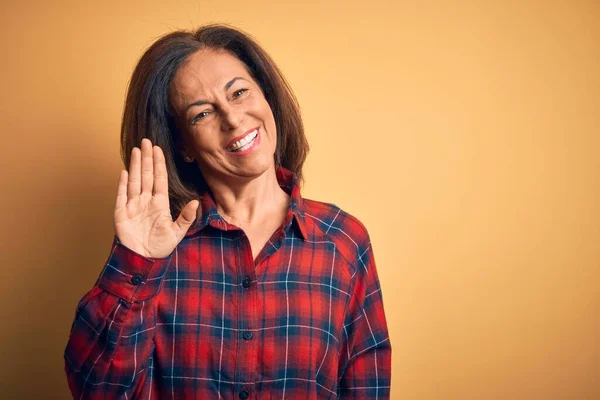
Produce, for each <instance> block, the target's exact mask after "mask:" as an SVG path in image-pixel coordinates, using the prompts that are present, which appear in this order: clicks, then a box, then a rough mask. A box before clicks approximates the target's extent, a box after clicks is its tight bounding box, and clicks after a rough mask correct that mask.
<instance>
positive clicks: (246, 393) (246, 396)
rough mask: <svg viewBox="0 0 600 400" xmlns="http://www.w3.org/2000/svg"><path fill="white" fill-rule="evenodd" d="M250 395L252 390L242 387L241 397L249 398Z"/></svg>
mask: <svg viewBox="0 0 600 400" xmlns="http://www.w3.org/2000/svg"><path fill="white" fill-rule="evenodd" d="M248 397H250V392H249V391H248V389H246V388H244V389H242V391H241V392H240V399H247V398H248Z"/></svg>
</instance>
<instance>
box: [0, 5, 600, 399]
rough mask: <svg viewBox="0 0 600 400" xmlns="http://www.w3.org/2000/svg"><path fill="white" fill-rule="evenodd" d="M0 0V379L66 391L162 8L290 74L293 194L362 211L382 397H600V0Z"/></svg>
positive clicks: (14, 391) (33, 394) (8, 385)
mask: <svg viewBox="0 0 600 400" xmlns="http://www.w3.org/2000/svg"><path fill="white" fill-rule="evenodd" d="M9 3H10V5H9ZM282 3H283V4H282ZM300 3H302V5H300ZM15 4H16V5H15ZM1 7H2V9H1V12H0V15H2V16H1V17H0V18H1V21H0V43H1V49H0V50H1V54H2V55H1V62H0V89H1V90H2V95H1V100H0V132H1V134H2V144H3V146H2V150H3V151H2V157H0V160H1V161H0V162H1V163H2V164H1V168H2V174H1V177H2V178H1V179H2V188H1V192H2V204H1V206H2V208H1V210H2V226H3V229H2V238H1V243H2V256H3V260H2V276H1V279H0V282H1V283H0V284H1V287H0V289H1V290H0V296H1V297H0V312H1V314H0V325H1V326H2V329H0V335H2V336H1V342H0V343H1V348H0V351H1V357H0V383H1V390H2V392H1V394H0V397H3V398H7V399H22V398H23V399H25V398H27V399H28V398H32V399H33V398H36V399H37V398H40V399H42V398H43V399H66V398H68V390H67V385H66V379H65V375H64V372H63V359H62V352H63V349H64V346H65V344H66V341H67V336H68V332H69V329H70V324H71V321H72V318H73V315H74V309H75V305H76V303H77V300H78V299H79V297H80V296H81V295H83V293H84V292H85V291H87V290H88V289H89V288H90V287H91V285H92V284H93V283H94V280H95V279H96V277H97V276H98V273H99V272H100V269H101V267H102V265H103V264H104V262H105V260H106V258H107V256H108V253H109V248H110V244H111V241H112V234H113V231H112V229H113V228H112V209H113V205H114V199H115V194H116V185H117V181H118V175H119V169H120V168H121V163H120V158H119V124H120V118H121V113H122V107H123V100H124V94H125V89H126V85H127V82H128V79H129V77H130V74H131V72H132V68H133V66H134V64H135V62H136V61H137V59H138V57H139V56H140V55H141V54H142V52H143V50H144V49H145V48H146V47H147V46H148V45H150V44H151V43H152V42H153V40H155V38H156V37H158V36H159V35H161V34H163V33H165V32H167V31H169V30H172V29H175V28H192V27H195V26H196V25H198V24H201V23H206V22H226V23H231V24H234V25H236V26H238V27H240V28H242V29H244V30H247V31H248V32H250V33H251V34H253V35H254V36H255V37H256V38H257V39H258V41H259V42H260V43H261V44H262V45H264V47H265V48H266V49H267V51H269V52H270V54H271V55H272V56H273V57H274V59H275V60H276V62H277V63H278V64H279V66H280V67H281V68H282V70H283V72H284V73H285V75H286V76H287V78H288V79H289V81H290V83H291V85H292V87H293V88H294V90H295V92H296V94H297V96H298V99H299V102H300V104H301V107H302V111H303V116H304V121H305V123H306V131H307V134H308V138H309V142H310V144H311V146H312V151H311V153H310V155H309V158H308V161H307V164H306V178H307V179H306V185H305V188H304V194H305V196H306V197H310V198H315V199H318V200H322V201H327V202H333V203H336V204H337V205H339V206H341V207H342V208H344V209H346V210H347V211H349V212H350V213H352V214H354V215H356V216H357V217H358V218H359V219H361V220H362V221H363V222H364V223H365V224H366V226H367V227H368V229H369V231H370V233H371V236H372V239H373V244H374V248H375V254H376V260H377V265H378V270H379V277H380V279H381V283H382V286H383V295H384V302H385V305H386V313H387V318H388V324H389V329H390V333H391V341H392V346H393V381H392V398H393V399H415V400H417V399H419V400H420V399H423V400H425V399H427V400H429V399H457V400H458V399H524V400H525V399H593V398H594V399H598V398H600V155H599V151H600V102H599V100H600V73H599V72H600V29H599V26H600V24H599V21H600V3H599V2H598V1H570V2H569V1H564V2H558V1H538V2H533V1H527V2H523V1H510V2H502V1H501V2H497V1H489V2H485V1H479V2H476V1H473V2H463V1H455V2H450V1H447V2H446V1H437V2H429V1H428V2H422V1H420V2H411V3H408V2H392V1H389V2H386V1H382V0H371V1H356V2H347V1H344V2H342V1H340V2H306V1H303V2H298V4H296V5H292V4H291V3H290V4H287V2H285V1H284V2H280V1H261V0H257V1H252V2H248V1H233V0H230V1H216V0H214V1H179V2H167V1H148V0H144V1H126V2H120V1H119V2H117V1H109V2H107V1H102V2H101V1H96V2H85V1H84V2H81V1H65V2H57V1H19V2H8V1H4V2H3V4H2V6H1Z"/></svg>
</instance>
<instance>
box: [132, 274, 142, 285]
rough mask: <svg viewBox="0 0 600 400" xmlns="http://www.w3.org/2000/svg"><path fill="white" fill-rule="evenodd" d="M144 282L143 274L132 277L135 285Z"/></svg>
mask: <svg viewBox="0 0 600 400" xmlns="http://www.w3.org/2000/svg"><path fill="white" fill-rule="evenodd" d="M142 282H144V278H142V277H141V275H134V276H132V277H131V283H133V284H134V285H135V286H137V285H139V284H141V283H142Z"/></svg>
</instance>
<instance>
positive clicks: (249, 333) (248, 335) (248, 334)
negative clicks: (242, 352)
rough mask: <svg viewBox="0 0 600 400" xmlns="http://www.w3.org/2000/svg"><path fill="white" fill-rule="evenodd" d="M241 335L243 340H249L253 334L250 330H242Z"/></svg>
mask: <svg viewBox="0 0 600 400" xmlns="http://www.w3.org/2000/svg"><path fill="white" fill-rule="evenodd" d="M242 336H243V337H244V340H250V339H252V338H253V337H254V335H253V334H252V332H250V331H246V332H244V334H243V335H242Z"/></svg>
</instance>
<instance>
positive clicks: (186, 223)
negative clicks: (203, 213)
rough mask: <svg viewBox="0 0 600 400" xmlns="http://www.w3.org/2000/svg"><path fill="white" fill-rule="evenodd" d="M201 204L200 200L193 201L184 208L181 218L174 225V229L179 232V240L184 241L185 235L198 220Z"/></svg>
mask: <svg viewBox="0 0 600 400" xmlns="http://www.w3.org/2000/svg"><path fill="white" fill-rule="evenodd" d="M199 206H200V202H199V201H198V200H192V201H190V202H189V203H187V204H186V206H185V207H183V210H181V214H179V218H177V220H176V221H175V222H174V223H173V225H174V226H173V228H174V229H175V231H176V232H177V237H178V238H179V240H181V239H183V237H184V236H185V233H186V232H187V231H188V229H189V228H190V226H191V225H192V223H193V222H194V221H195V220H196V212H197V210H198V207H199Z"/></svg>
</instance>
